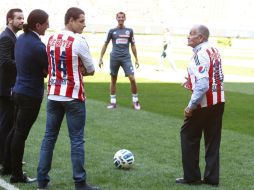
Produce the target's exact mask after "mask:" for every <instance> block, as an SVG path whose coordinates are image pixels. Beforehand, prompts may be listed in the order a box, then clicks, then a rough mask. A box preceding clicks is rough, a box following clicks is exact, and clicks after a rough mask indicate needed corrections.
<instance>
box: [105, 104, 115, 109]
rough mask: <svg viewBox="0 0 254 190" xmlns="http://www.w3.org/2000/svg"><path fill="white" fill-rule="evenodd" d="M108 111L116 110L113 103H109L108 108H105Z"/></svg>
mask: <svg viewBox="0 0 254 190" xmlns="http://www.w3.org/2000/svg"><path fill="white" fill-rule="evenodd" d="M107 108H108V109H115V108H116V104H113V103H110V104H109V105H108V106H107Z"/></svg>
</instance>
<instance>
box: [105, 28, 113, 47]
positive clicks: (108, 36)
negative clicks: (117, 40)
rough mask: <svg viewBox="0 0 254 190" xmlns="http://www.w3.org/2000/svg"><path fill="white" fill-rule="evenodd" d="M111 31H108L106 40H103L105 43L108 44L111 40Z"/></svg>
mask: <svg viewBox="0 0 254 190" xmlns="http://www.w3.org/2000/svg"><path fill="white" fill-rule="evenodd" d="M112 33H113V32H112V30H109V31H108V33H107V36H106V39H105V43H107V44H108V43H109V42H110V40H111V39H112Z"/></svg>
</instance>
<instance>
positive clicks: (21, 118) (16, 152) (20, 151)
mask: <svg viewBox="0 0 254 190" xmlns="http://www.w3.org/2000/svg"><path fill="white" fill-rule="evenodd" d="M41 101H42V100H41V99H40V98H33V97H29V96H25V95H22V94H14V102H15V109H16V112H17V116H16V120H15V126H14V129H15V130H14V134H13V138H12V141H11V167H12V176H14V177H17V178H19V177H21V176H23V171H22V159H23V155H24V149H25V141H26V139H27V137H28V134H29V132H30V129H31V127H32V126H33V124H34V122H35V121H36V119H37V116H38V114H39V111H40V106H41Z"/></svg>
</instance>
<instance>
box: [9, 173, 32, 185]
mask: <svg viewBox="0 0 254 190" xmlns="http://www.w3.org/2000/svg"><path fill="white" fill-rule="evenodd" d="M36 181H37V179H36V178H29V177H28V176H27V175H26V174H25V173H23V175H22V176H13V175H12V176H11V178H10V183H33V182H36Z"/></svg>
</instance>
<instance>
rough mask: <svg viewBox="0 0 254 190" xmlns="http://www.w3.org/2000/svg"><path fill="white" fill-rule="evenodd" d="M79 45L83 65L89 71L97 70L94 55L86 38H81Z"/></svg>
mask: <svg viewBox="0 0 254 190" xmlns="http://www.w3.org/2000/svg"><path fill="white" fill-rule="evenodd" d="M79 47H80V48H79V57H80V59H81V61H82V63H83V65H84V66H85V68H86V70H87V72H88V73H91V72H93V71H94V70H95V68H94V64H93V59H92V56H91V53H90V50H89V47H88V44H87V42H86V40H85V38H80V41H79Z"/></svg>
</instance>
